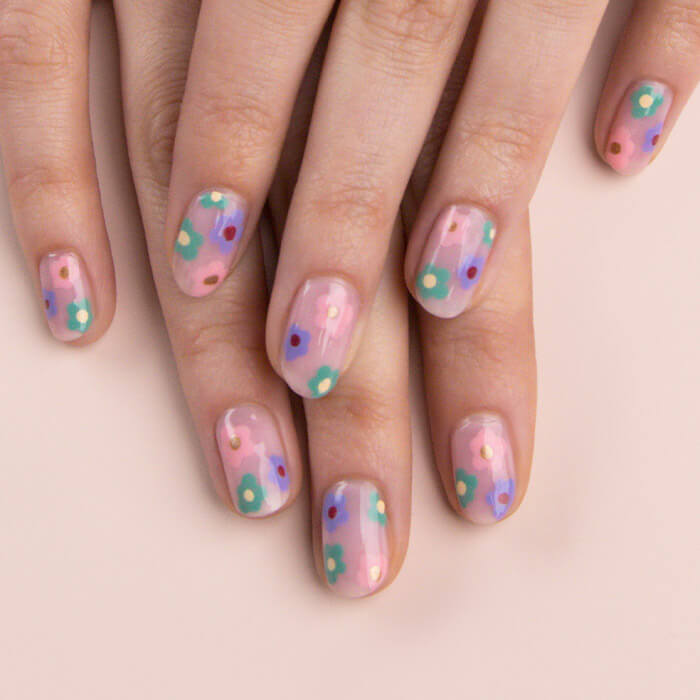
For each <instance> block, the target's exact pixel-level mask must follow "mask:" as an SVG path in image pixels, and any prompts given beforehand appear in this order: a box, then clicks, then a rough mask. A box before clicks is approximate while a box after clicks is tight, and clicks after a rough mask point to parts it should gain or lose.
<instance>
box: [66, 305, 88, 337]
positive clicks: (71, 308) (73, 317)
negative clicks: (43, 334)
mask: <svg viewBox="0 0 700 700" xmlns="http://www.w3.org/2000/svg"><path fill="white" fill-rule="evenodd" d="M66 311H68V328H69V329H70V330H72V331H80V332H81V333H85V331H86V330H87V329H88V328H90V326H91V325H92V308H91V307H90V302H89V301H88V300H87V299H81V300H80V301H74V302H72V303H71V304H68V306H67V307H66Z"/></svg>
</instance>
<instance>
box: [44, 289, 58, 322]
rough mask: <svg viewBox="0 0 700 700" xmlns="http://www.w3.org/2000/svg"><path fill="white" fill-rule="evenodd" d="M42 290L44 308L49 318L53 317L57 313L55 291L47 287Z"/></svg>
mask: <svg viewBox="0 0 700 700" xmlns="http://www.w3.org/2000/svg"><path fill="white" fill-rule="evenodd" d="M42 291H43V292H44V310H45V311H46V315H47V316H48V317H49V318H53V317H54V316H55V315H56V314H57V313H58V309H57V308H56V292H52V291H51V290H49V289H44V290H42Z"/></svg>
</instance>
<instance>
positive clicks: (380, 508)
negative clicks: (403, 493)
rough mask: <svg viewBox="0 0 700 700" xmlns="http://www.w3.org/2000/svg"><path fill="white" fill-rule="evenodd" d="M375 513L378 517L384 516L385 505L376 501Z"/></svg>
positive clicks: (380, 501)
mask: <svg viewBox="0 0 700 700" xmlns="http://www.w3.org/2000/svg"><path fill="white" fill-rule="evenodd" d="M377 513H379V514H380V515H384V513H386V503H384V501H382V500H379V501H377Z"/></svg>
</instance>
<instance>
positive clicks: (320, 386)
mask: <svg viewBox="0 0 700 700" xmlns="http://www.w3.org/2000/svg"><path fill="white" fill-rule="evenodd" d="M358 309H359V296H358V294H357V292H356V291H355V289H354V288H353V287H352V286H350V285H349V284H348V283H346V282H344V281H342V280H340V279H336V278H334V277H315V278H313V279H310V280H307V281H306V282H305V283H304V285H303V286H302V288H301V289H300V290H299V292H298V293H297V296H296V299H295V300H294V303H293V305H292V311H291V313H290V315H289V325H288V326H287V330H286V332H285V334H284V341H283V345H282V352H281V357H280V363H281V366H282V374H283V376H284V379H285V381H286V382H287V384H289V386H290V387H291V388H292V389H293V390H294V391H295V392H296V393H297V394H300V395H301V396H304V397H306V398H314V399H318V398H321V397H322V396H325V395H326V394H327V393H328V392H329V391H331V390H332V389H333V387H334V386H335V385H336V382H337V381H338V376H339V374H340V370H341V369H342V368H343V364H344V362H345V356H346V354H347V351H348V348H349V347H350V343H351V341H352V333H353V330H354V328H355V323H356V321H357V314H358Z"/></svg>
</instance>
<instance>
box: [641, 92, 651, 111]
mask: <svg viewBox="0 0 700 700" xmlns="http://www.w3.org/2000/svg"><path fill="white" fill-rule="evenodd" d="M653 104H654V98H653V97H652V96H651V95H649V94H646V95H642V96H641V97H640V98H639V106H640V107H642V108H643V109H649V107H651V106H652V105H653Z"/></svg>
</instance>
